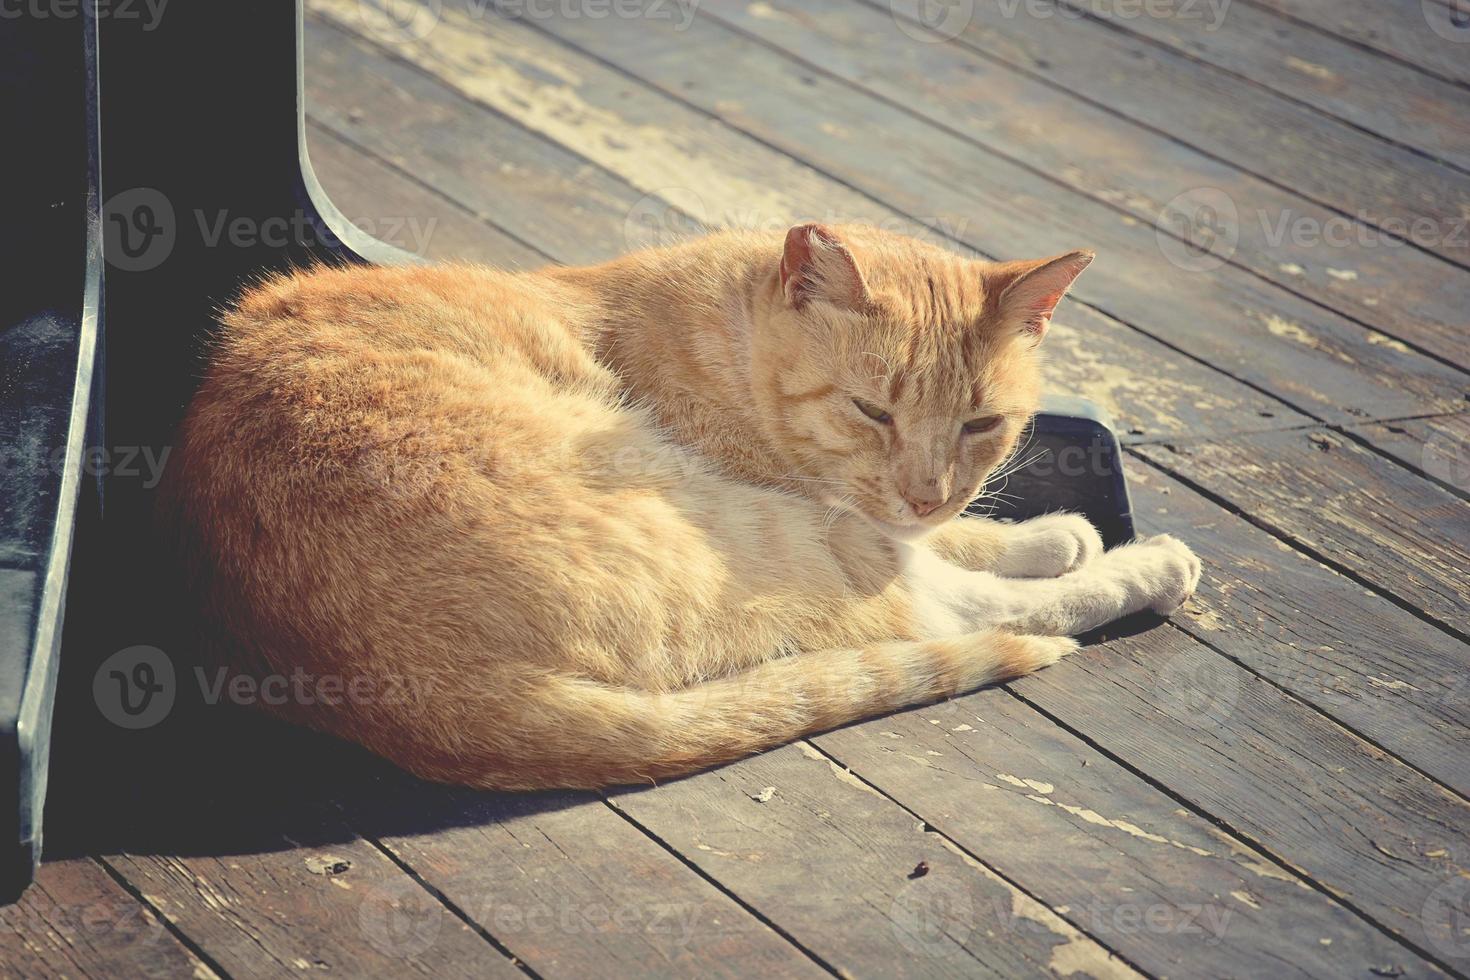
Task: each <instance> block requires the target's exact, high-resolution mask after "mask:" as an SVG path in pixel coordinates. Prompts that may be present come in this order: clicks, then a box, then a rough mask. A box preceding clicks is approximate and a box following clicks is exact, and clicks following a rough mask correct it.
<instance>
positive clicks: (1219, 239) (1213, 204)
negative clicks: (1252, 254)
mask: <svg viewBox="0 0 1470 980" xmlns="http://www.w3.org/2000/svg"><path fill="white" fill-rule="evenodd" d="M1154 235H1155V238H1156V239H1157V241H1158V244H1159V251H1160V252H1162V253H1163V255H1164V258H1166V259H1168V260H1169V261H1170V262H1171V263H1173V264H1174V265H1176V266H1178V267H1179V268H1181V269H1184V270H1186V271H1188V272H1208V271H1209V270H1211V269H1217V268H1219V267H1220V266H1222V265H1224V264H1225V263H1226V262H1227V261H1229V259H1230V257H1231V256H1232V255H1234V254H1235V248H1236V246H1237V244H1239V242H1240V212H1239V210H1238V209H1237V208H1236V206H1235V201H1234V199H1232V198H1231V197H1230V195H1229V194H1226V193H1225V192H1224V191H1222V190H1220V189H1219V188H1218V187H1196V188H1193V189H1192V190H1187V191H1185V192H1184V193H1183V194H1180V195H1178V196H1177V197H1175V198H1173V199H1172V200H1170V201H1169V203H1168V204H1165V205H1164V209H1163V211H1162V212H1160V214H1159V217H1158V221H1157V224H1156V226H1155V232H1154Z"/></svg>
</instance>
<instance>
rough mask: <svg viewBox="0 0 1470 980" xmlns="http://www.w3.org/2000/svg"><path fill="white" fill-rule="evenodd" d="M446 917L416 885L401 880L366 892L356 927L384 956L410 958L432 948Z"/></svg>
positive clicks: (420, 887)
mask: <svg viewBox="0 0 1470 980" xmlns="http://www.w3.org/2000/svg"><path fill="white" fill-rule="evenodd" d="M448 915H449V911H448V910H447V909H446V908H445V907H444V906H443V905H441V904H440V903H439V902H438V901H437V900H435V898H434V896H433V895H430V894H429V893H428V891H426V890H425V889H424V888H423V887H422V886H421V885H419V883H418V882H416V881H414V880H412V879H410V878H402V879H399V880H396V881H394V882H392V883H391V884H386V885H378V886H376V887H373V888H370V889H368V891H367V893H366V894H365V895H364V896H363V899H362V904H361V905H359V906H358V907H357V925H358V928H359V929H361V930H362V935H363V938H365V939H366V940H367V941H368V943H369V945H371V946H372V947H373V948H374V949H376V950H377V951H378V952H380V953H382V954H383V955H384V956H401V957H404V958H411V957H414V956H419V955H422V954H423V953H425V952H427V951H428V950H429V949H430V948H431V947H432V946H433V945H434V942H435V941H436V940H437V939H438V938H439V932H440V931H441V930H442V929H443V928H444V919H445V917H446V916H448Z"/></svg>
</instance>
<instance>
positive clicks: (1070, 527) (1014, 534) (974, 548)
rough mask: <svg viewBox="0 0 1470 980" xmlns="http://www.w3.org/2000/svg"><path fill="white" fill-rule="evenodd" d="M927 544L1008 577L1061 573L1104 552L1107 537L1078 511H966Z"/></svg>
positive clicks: (957, 561) (964, 564)
mask: <svg viewBox="0 0 1470 980" xmlns="http://www.w3.org/2000/svg"><path fill="white" fill-rule="evenodd" d="M924 544H925V545H927V546H928V547H929V549H930V550H931V551H933V552H934V553H935V554H937V555H938V556H939V557H941V558H943V559H944V560H945V561H947V562H949V563H951V564H953V565H958V566H960V567H961V568H968V569H970V570H971V571H975V572H992V573H994V574H996V575H1000V576H1003V577H1005V578H1056V577H1057V576H1060V575H1066V574H1067V573H1068V572H1073V571H1076V570H1077V569H1079V568H1082V567H1083V566H1085V565H1086V564H1087V563H1089V562H1091V561H1092V560H1093V559H1094V558H1096V557H1097V556H1098V555H1101V554H1102V551H1103V543H1102V537H1101V536H1100V535H1099V534H1098V533H1097V529H1096V528H1094V527H1093V526H1092V524H1090V523H1089V522H1088V520H1087V518H1085V517H1082V516H1081V515H1078V514H1047V515H1046V516H1044V517H1033V518H1032V519H1031V520H1029V521H1021V522H1020V523H1017V524H1008V523H1003V522H1001V521H993V520H989V519H987V518H983V517H961V518H957V519H956V520H952V521H950V522H949V523H947V524H944V525H941V526H940V527H939V528H938V529H937V530H936V531H935V532H934V533H933V534H931V535H929V536H928V537H927V538H925V539H924Z"/></svg>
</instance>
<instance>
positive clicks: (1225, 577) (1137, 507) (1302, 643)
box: [1128, 462, 1470, 796]
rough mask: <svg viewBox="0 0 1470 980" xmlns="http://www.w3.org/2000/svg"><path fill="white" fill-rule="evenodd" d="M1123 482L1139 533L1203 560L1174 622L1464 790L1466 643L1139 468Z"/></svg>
mask: <svg viewBox="0 0 1470 980" xmlns="http://www.w3.org/2000/svg"><path fill="white" fill-rule="evenodd" d="M1128 482H1129V489H1130V491H1131V492H1132V495H1133V513H1134V517H1135V519H1136V520H1137V522H1138V526H1139V529H1140V531H1141V532H1144V533H1150V534H1152V533H1159V532H1169V533H1173V534H1177V535H1179V536H1180V537H1182V538H1184V539H1185V540H1187V541H1189V542H1190V544H1191V545H1193V546H1194V549H1195V551H1196V552H1197V553H1198V554H1199V556H1200V558H1201V559H1202V560H1203V561H1204V564H1205V574H1204V578H1203V580H1202V581H1201V584H1200V590H1199V592H1198V593H1196V595H1195V598H1194V600H1193V601H1191V602H1190V603H1189V604H1188V605H1186V606H1185V607H1184V608H1183V609H1182V610H1180V611H1179V612H1178V613H1176V614H1175V616H1174V620H1175V622H1176V623H1178V624H1179V625H1180V626H1181V627H1183V628H1184V629H1186V630H1188V631H1189V632H1190V633H1192V634H1193V635H1194V636H1196V637H1198V638H1200V639H1201V640H1204V641H1205V642H1207V643H1209V644H1210V645H1211V646H1213V647H1214V648H1215V649H1217V650H1219V651H1221V652H1222V653H1224V654H1227V655H1228V656H1230V657H1233V658H1235V659H1236V660H1238V661H1239V662H1240V663H1242V664H1244V665H1246V666H1247V667H1249V668H1250V669H1251V670H1254V671H1256V672H1257V673H1259V674H1261V675H1262V676H1264V677H1267V678H1269V679H1270V680H1271V681H1272V682H1274V683H1276V684H1279V685H1281V686H1282V687H1284V688H1286V689H1287V690H1289V691H1291V693H1292V694H1294V695H1296V696H1297V697H1299V698H1301V699H1302V700H1303V701H1306V702H1308V703H1310V704H1314V705H1316V706H1318V707H1319V708H1321V709H1322V710H1323V711H1326V712H1327V713H1329V714H1330V715H1332V716H1333V717H1334V718H1336V719H1337V720H1339V721H1340V722H1342V723H1343V724H1345V725H1347V726H1349V727H1351V728H1352V729H1354V730H1355V731H1357V732H1360V733H1362V734H1363V735H1365V736H1367V737H1368V738H1371V739H1373V740H1374V741H1375V742H1376V743H1377V744H1378V745H1380V746H1382V747H1383V748H1385V749H1387V750H1389V751H1390V752H1393V753H1394V754H1395V755H1397V756H1398V757H1399V758H1401V759H1404V760H1405V761H1407V762H1409V763H1410V764H1411V765H1414V766H1416V767H1418V768H1419V769H1420V770H1421V771H1423V772H1426V773H1428V774H1429V775H1431V776H1433V777H1434V778H1436V779H1439V780H1441V781H1442V782H1444V783H1445V784H1446V785H1448V786H1451V787H1453V788H1454V789H1456V790H1458V791H1459V792H1460V793H1462V794H1465V795H1466V796H1470V646H1467V645H1466V644H1465V643H1463V642H1461V641H1460V640H1458V639H1456V638H1455V637H1453V636H1450V635H1449V634H1447V633H1445V632H1444V631H1443V630H1441V629H1438V628H1437V627H1435V626H1432V625H1430V624H1429V623H1426V622H1424V621H1423V620H1421V619H1419V618H1418V617H1416V616H1414V615H1413V614H1411V613H1409V612H1406V611H1405V610H1403V609H1400V608H1398V607H1397V606H1395V605H1394V604H1393V603H1391V602H1389V601H1388V600H1387V599H1384V598H1381V597H1379V596H1376V595H1373V594H1371V593H1368V594H1365V590H1364V589H1363V587H1362V586H1361V585H1360V584H1358V583H1356V582H1354V581H1352V580H1351V579H1349V578H1347V577H1345V576H1343V575H1340V574H1338V573H1336V572H1334V571H1332V570H1331V569H1329V568H1327V567H1325V566H1323V565H1321V564H1318V563H1317V562H1315V561H1313V560H1312V559H1310V558H1307V557H1306V556H1305V555H1302V554H1301V553H1300V552H1297V551H1295V550H1293V549H1292V548H1290V547H1288V546H1287V545H1285V544H1283V543H1282V542H1281V541H1279V540H1278V539H1276V538H1273V537H1272V536H1271V535H1269V534H1267V533H1266V532H1265V531H1262V530H1261V529H1260V528H1258V527H1256V526H1254V525H1252V524H1250V523H1249V522H1247V521H1246V520H1245V519H1244V518H1241V517H1237V516H1235V515H1232V514H1230V513H1228V512H1226V511H1225V510H1224V509H1223V508H1221V507H1219V506H1218V505H1217V504H1214V503H1212V502H1210V501H1208V500H1206V499H1204V498H1203V497H1201V496H1200V495H1199V494H1197V493H1195V492H1194V491H1192V490H1190V489H1189V488H1188V487H1186V486H1185V485H1184V484H1182V483H1179V482H1178V481H1177V480H1173V479H1170V478H1169V477H1167V476H1165V475H1164V474H1163V473H1161V472H1159V471H1158V470H1156V469H1154V468H1152V467H1151V466H1149V465H1147V464H1146V463H1141V462H1140V463H1137V464H1136V465H1131V466H1130V467H1129V481H1128Z"/></svg>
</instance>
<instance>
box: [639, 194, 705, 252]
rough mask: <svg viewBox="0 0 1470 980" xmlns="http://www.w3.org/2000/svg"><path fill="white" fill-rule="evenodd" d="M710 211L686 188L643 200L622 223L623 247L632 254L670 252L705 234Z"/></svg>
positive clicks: (642, 198) (652, 195)
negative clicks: (636, 252) (672, 247)
mask: <svg viewBox="0 0 1470 980" xmlns="http://www.w3.org/2000/svg"><path fill="white" fill-rule="evenodd" d="M708 224H709V209H708V208H706V207H705V204H704V200H703V199H702V198H701V197H700V196H699V195H698V194H696V193H694V192H693V191H691V190H689V189H688V188H687V187H665V188H663V189H661V190H659V191H658V192H657V193H654V194H645V195H644V196H643V197H640V198H639V199H638V200H637V201H636V202H635V203H634V204H633V206H632V207H631V208H629V209H628V214H627V216H626V217H625V218H624V219H623V244H624V245H625V246H626V247H627V248H628V250H629V251H636V250H638V249H643V248H667V247H668V246H670V245H678V244H679V243H680V242H687V241H689V240H690V239H693V238H698V237H699V236H700V235H702V234H704V232H705V229H706V228H707V227H708Z"/></svg>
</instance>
